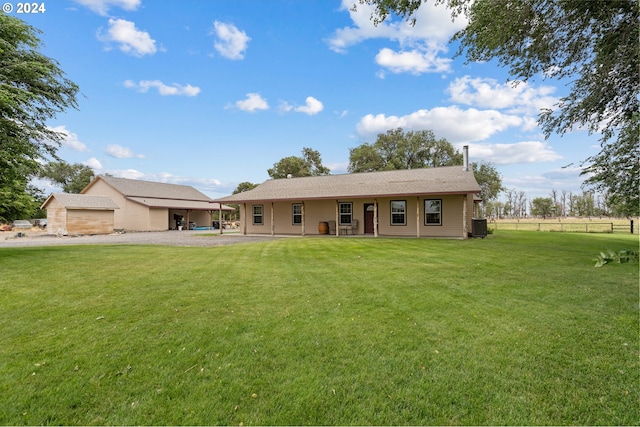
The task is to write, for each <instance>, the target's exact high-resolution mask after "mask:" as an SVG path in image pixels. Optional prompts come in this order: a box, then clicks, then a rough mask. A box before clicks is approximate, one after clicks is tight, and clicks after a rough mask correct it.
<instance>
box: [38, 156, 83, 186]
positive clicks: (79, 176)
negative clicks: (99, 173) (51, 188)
mask: <svg viewBox="0 0 640 427" xmlns="http://www.w3.org/2000/svg"><path fill="white" fill-rule="evenodd" d="M94 175H95V174H94V172H93V169H91V168H90V167H89V166H86V165H82V164H80V163H74V164H70V163H66V162H49V163H47V164H46V165H44V166H43V167H42V169H41V170H40V177H41V178H46V179H48V180H50V181H51V182H53V183H55V184H59V185H61V186H62V191H64V192H65V193H80V192H81V191H82V189H83V188H84V187H86V186H87V185H89V183H90V182H91V179H92V178H93V177H94Z"/></svg>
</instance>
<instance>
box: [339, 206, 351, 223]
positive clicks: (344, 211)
mask: <svg viewBox="0 0 640 427" xmlns="http://www.w3.org/2000/svg"><path fill="white" fill-rule="evenodd" d="M339 212H340V225H351V220H352V218H353V203H351V202H349V203H340V206H339Z"/></svg>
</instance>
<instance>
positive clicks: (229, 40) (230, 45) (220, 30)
mask: <svg viewBox="0 0 640 427" xmlns="http://www.w3.org/2000/svg"><path fill="white" fill-rule="evenodd" d="M213 34H215V36H216V37H217V40H216V42H215V43H214V44H213V47H215V49H216V50H217V51H218V53H220V55H222V56H224V57H225V58H228V59H233V60H238V59H243V58H244V51H245V50H246V49H247V43H249V40H251V38H250V37H249V36H247V33H245V32H244V31H241V30H239V29H238V28H236V26H235V25H233V24H225V23H224V22H218V21H215V22H214V23H213Z"/></svg>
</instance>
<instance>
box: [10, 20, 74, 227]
mask: <svg viewBox="0 0 640 427" xmlns="http://www.w3.org/2000/svg"><path fill="white" fill-rule="evenodd" d="M39 33H40V32H39V31H38V30H36V29H35V28H33V27H31V26H29V25H27V24H26V23H24V22H23V21H21V20H20V19H17V18H14V17H12V16H9V15H6V14H3V13H0V188H3V191H2V192H1V193H0V218H2V219H4V220H11V219H16V218H19V217H21V216H23V215H29V214H30V213H31V212H32V211H33V209H32V208H33V203H31V204H29V203H26V201H27V200H28V199H29V198H30V195H29V193H28V183H29V178H30V177H32V176H34V175H36V173H37V171H38V168H39V161H42V160H48V159H50V158H51V157H53V158H56V155H55V153H56V150H57V148H58V147H59V143H60V141H61V140H62V138H63V137H64V135H63V134H61V133H58V132H55V131H53V130H52V129H51V128H49V127H48V126H47V121H48V120H49V119H52V118H54V117H56V115H57V114H58V113H60V112H62V111H64V110H66V109H68V108H77V101H76V95H77V93H78V86H76V85H75V84H74V83H73V82H72V81H70V80H69V79H67V78H66V77H65V75H64V72H63V71H62V70H61V69H60V67H59V64H58V62H57V61H55V60H53V59H51V58H48V57H47V56H45V55H43V54H41V53H40V52H39V51H38V50H39V49H40V48H41V47H42V42H41V41H40V39H39V38H38V34H39Z"/></svg>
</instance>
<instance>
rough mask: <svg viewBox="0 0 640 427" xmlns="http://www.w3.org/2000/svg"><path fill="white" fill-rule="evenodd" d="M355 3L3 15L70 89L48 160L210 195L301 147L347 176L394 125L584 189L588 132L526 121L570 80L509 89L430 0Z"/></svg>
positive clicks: (125, 5) (51, 4)
mask: <svg viewBox="0 0 640 427" xmlns="http://www.w3.org/2000/svg"><path fill="white" fill-rule="evenodd" d="M353 2H354V0H343V1H341V0H304V1H303V0H291V1H284V0H282V1H275V0H274V1H257V0H255V1H237V0H236V1H231V0H229V1H227V0H153V1H152V0H55V1H54V0H49V1H46V2H44V5H45V9H46V10H45V12H44V13H38V14H18V13H17V12H16V10H15V9H14V11H13V12H11V14H12V15H13V16H17V17H19V18H21V19H24V20H25V21H27V22H28V23H29V24H31V25H33V26H34V27H36V28H38V29H40V30H42V31H43V34H41V39H42V40H43V42H44V44H45V47H44V49H43V52H44V53H45V54H46V55H48V56H50V57H52V58H54V59H56V60H57V61H59V63H60V66H61V67H62V69H63V70H64V71H65V72H66V74H67V76H68V77H69V78H70V79H71V80H73V81H74V82H76V83H77V84H78V85H79V86H80V90H81V95H80V97H79V109H78V110H77V111H76V110H69V111H67V112H65V113H63V114H60V115H59V116H58V117H57V118H56V119H55V120H52V121H51V122H50V123H49V125H50V126H51V127H52V128H55V129H57V130H60V131H62V132H65V133H66V134H67V138H66V140H65V141H64V142H63V146H62V148H61V149H60V150H59V155H60V156H61V157H62V158H63V159H64V160H66V161H67V162H71V163H83V164H86V165H89V166H90V167H92V168H94V170H95V171H96V173H110V174H112V175H115V176H121V177H127V178H134V179H146V180H151V181H162V182H170V183H177V184H186V185H192V186H194V187H195V188H197V189H199V190H200V191H202V192H204V193H205V194H207V195H209V196H211V197H214V198H215V197H219V196H225V195H228V194H231V192H232V191H233V190H234V189H235V188H236V186H237V185H238V183H240V182H243V181H250V182H253V183H261V182H263V181H265V180H267V179H269V176H268V174H267V169H268V168H270V167H272V166H273V164H274V163H276V162H277V161H279V160H280V159H281V158H283V157H287V156H292V155H296V156H298V155H301V150H302V148H303V147H311V148H313V149H315V150H318V151H319V152H320V154H321V155H322V160H323V163H324V164H325V165H326V166H328V167H329V168H330V169H331V171H332V173H346V168H347V164H348V161H349V149H350V148H353V147H356V146H358V145H360V144H362V143H364V142H374V141H375V139H376V136H377V134H378V133H384V132H386V130H387V129H393V128H397V127H402V128H404V129H405V130H421V129H431V130H433V131H434V132H435V134H436V137H438V138H446V139H447V140H448V141H449V142H451V143H452V144H454V145H455V146H456V147H457V148H459V149H461V148H462V146H463V145H465V144H466V145H469V146H470V155H469V157H470V161H486V162H491V163H493V164H494V166H495V167H496V169H497V170H498V171H499V172H500V173H501V175H502V177H503V184H504V185H505V186H506V187H507V188H515V189H517V190H518V191H525V192H526V193H527V194H528V196H529V197H541V196H544V197H546V196H548V195H549V193H550V191H551V189H556V190H567V191H573V192H574V193H575V192H580V191H581V190H580V184H581V183H582V181H583V179H582V178H581V177H580V176H579V170H578V169H577V166H578V165H579V164H580V161H581V160H584V159H585V158H586V157H588V156H590V155H592V154H595V153H596V152H597V151H598V147H599V145H598V141H597V136H593V135H591V136H589V135H588V134H587V132H586V131H584V130H576V131H573V132H570V133H567V134H565V135H564V136H562V137H560V136H559V135H553V136H551V137H550V138H549V139H547V140H545V139H544V136H543V134H542V132H541V130H540V128H539V127H538V126H537V124H536V117H537V113H538V111H539V109H540V108H545V107H551V106H552V105H553V104H554V103H555V102H557V99H558V98H559V97H561V96H563V95H566V93H567V86H566V83H567V82H558V81H553V80H544V79H542V78H538V79H534V80H532V81H529V82H527V83H521V84H519V85H517V86H516V85H512V84H508V83H507V77H508V75H507V71H506V70H505V69H503V68H500V67H499V66H498V65H497V64H496V63H471V64H465V63H464V62H465V61H464V58H454V53H455V52H456V50H457V46H455V45H450V44H449V43H448V40H449V38H450V37H451V35H452V34H453V33H454V32H455V31H456V30H458V29H460V28H462V27H463V26H464V24H465V22H464V21H460V20H458V21H455V22H452V21H451V18H450V15H449V11H448V10H447V9H446V8H444V7H442V6H440V7H434V6H431V5H428V6H423V7H422V8H421V10H420V12H419V14H418V16H417V23H416V25H415V26H414V27H410V26H409V25H408V24H407V23H406V22H404V21H402V20H399V19H395V20H389V21H385V23H383V24H381V25H379V26H378V27H375V26H374V25H373V23H372V22H371V20H370V19H369V17H370V14H371V10H370V9H368V8H367V7H366V6H362V5H361V6H359V7H358V10H357V11H356V12H354V11H352V10H350V8H351V6H352V4H353ZM14 5H17V3H14ZM569 164H573V165H574V166H572V167H568V168H563V166H566V165H569ZM39 185H40V186H41V187H43V188H44V189H45V190H46V191H47V192H50V191H59V189H55V188H54V187H51V186H48V185H47V184H46V183H44V182H39Z"/></svg>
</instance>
